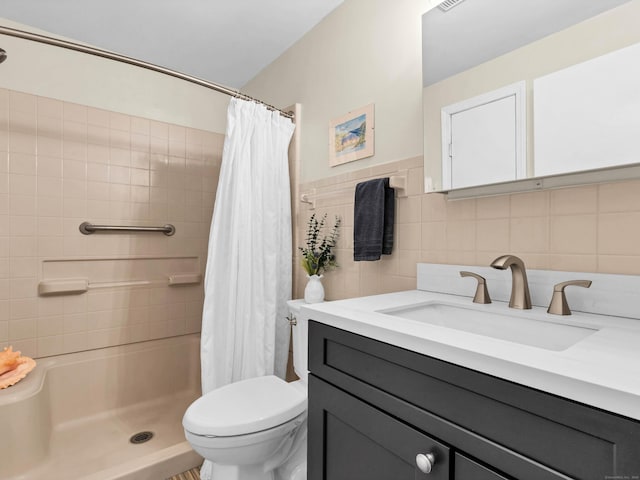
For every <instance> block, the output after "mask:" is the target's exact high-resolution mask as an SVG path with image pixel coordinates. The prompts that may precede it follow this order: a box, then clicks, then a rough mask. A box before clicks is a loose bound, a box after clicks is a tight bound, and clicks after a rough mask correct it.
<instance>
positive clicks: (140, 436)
mask: <svg viewBox="0 0 640 480" xmlns="http://www.w3.org/2000/svg"><path fill="white" fill-rule="evenodd" d="M152 438H153V432H138V433H135V434H133V435H131V438H130V439H129V442H131V443H134V444H138V443H145V442H148V441H149V440H151V439H152Z"/></svg>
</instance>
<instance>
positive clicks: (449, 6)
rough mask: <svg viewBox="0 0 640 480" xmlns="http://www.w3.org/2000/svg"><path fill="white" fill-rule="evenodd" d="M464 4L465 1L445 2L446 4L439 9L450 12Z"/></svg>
mask: <svg viewBox="0 0 640 480" xmlns="http://www.w3.org/2000/svg"><path fill="white" fill-rule="evenodd" d="M462 2H464V0H444V2H442V3H440V5H438V8H439V9H440V10H442V11H443V12H448V11H449V10H451V9H452V8H453V7H455V6H456V5H460V4H461V3H462Z"/></svg>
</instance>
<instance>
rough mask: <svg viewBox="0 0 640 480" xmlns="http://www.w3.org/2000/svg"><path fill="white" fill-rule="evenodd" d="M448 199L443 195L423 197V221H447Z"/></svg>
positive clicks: (433, 194)
mask: <svg viewBox="0 0 640 480" xmlns="http://www.w3.org/2000/svg"><path fill="white" fill-rule="evenodd" d="M446 202H447V197H446V195H443V194H441V193H429V194H425V195H422V221H423V222H442V221H445V220H446V219H447V208H446Z"/></svg>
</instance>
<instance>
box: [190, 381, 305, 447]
mask: <svg viewBox="0 0 640 480" xmlns="http://www.w3.org/2000/svg"><path fill="white" fill-rule="evenodd" d="M306 409H307V396H306V395H305V394H304V392H303V391H301V390H300V389H299V388H295V387H292V386H291V385H289V384H288V383H287V382H285V381H284V380H281V379H280V378H278V377H276V376H274V375H268V376H265V377H257V378H250V379H248V380H242V381H240V382H236V383H232V384H229V385H225V386H223V387H220V388H218V389H216V390H213V391H211V392H209V393H207V394H206V395H203V396H202V397H200V398H199V399H197V400H196V401H195V402H193V403H192V404H191V406H190V407H189V408H188V409H187V411H186V412H185V415H184V418H183V425H184V428H185V430H187V431H189V432H191V433H193V434H195V435H200V436H209V437H229V436H236V435H246V434H249V433H255V432H259V431H262V430H267V429H270V428H274V427H277V426H279V425H282V424H283V423H286V422H288V421H289V420H292V419H293V418H295V417H297V416H299V415H300V414H302V413H303V412H305V411H306Z"/></svg>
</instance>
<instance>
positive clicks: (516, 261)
mask: <svg viewBox="0 0 640 480" xmlns="http://www.w3.org/2000/svg"><path fill="white" fill-rule="evenodd" d="M491 266H492V267H493V268H497V269H499V270H506V269H507V268H509V267H511V298H510V299H509V307H511V308H519V309H521V310H527V309H530V308H531V296H530V295H529V283H528V282H527V272H526V270H525V267H524V262H523V261H522V260H521V259H520V258H518V257H516V256H515V255H503V256H501V257H498V258H496V259H495V260H494V261H493V262H491Z"/></svg>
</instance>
